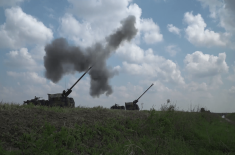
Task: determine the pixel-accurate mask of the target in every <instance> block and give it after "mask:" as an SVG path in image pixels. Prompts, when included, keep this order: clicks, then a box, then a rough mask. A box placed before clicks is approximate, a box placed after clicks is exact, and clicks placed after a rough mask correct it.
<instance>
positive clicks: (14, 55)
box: [4, 48, 40, 70]
mask: <svg viewBox="0 0 235 155" xmlns="http://www.w3.org/2000/svg"><path fill="white" fill-rule="evenodd" d="M6 56H7V59H6V60H5V61H4V63H5V65H6V66H8V67H12V68H24V69H27V70H35V69H40V66H38V64H37V63H36V61H35V60H34V59H33V58H32V56H31V54H30V53H29V52H28V49H27V48H21V49H20V50H19V51H10V52H9V53H7V54H6Z"/></svg>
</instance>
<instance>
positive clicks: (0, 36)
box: [0, 7, 53, 49]
mask: <svg viewBox="0 0 235 155" xmlns="http://www.w3.org/2000/svg"><path fill="white" fill-rule="evenodd" d="M5 16H6V22H5V23H4V24H3V25H0V40H1V42H0V48H1V47H2V48H12V49H17V48H21V47H22V46H26V45H32V44H45V43H47V42H49V41H50V40H51V39H52V38H53V33H52V31H51V29H49V28H47V27H46V26H45V25H44V24H43V23H42V22H40V21H38V20H37V19H36V18H34V17H33V16H31V15H28V14H26V13H24V12H23V11H22V9H21V8H20V7H12V8H9V9H6V10H5Z"/></svg>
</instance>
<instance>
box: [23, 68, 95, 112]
mask: <svg viewBox="0 0 235 155" xmlns="http://www.w3.org/2000/svg"><path fill="white" fill-rule="evenodd" d="M91 68H92V66H91V67H90V68H88V70H87V71H86V72H85V73H84V74H83V75H82V76H81V77H80V78H79V79H78V80H77V81H76V82H75V83H74V84H73V86H72V87H71V88H69V89H68V90H67V91H65V90H64V91H63V92H62V93H57V94H47V95H48V100H38V99H39V98H37V97H36V96H35V99H32V100H27V101H24V104H30V103H32V104H34V105H45V106H50V107H52V106H59V107H71V108H74V107H75V102H74V99H73V98H72V97H68V96H69V94H70V93H71V92H72V89H73V87H74V86H75V85H76V84H77V83H78V82H79V81H80V80H81V79H82V78H83V76H85V75H86V73H87V72H88V71H89V70H90V69H91Z"/></svg>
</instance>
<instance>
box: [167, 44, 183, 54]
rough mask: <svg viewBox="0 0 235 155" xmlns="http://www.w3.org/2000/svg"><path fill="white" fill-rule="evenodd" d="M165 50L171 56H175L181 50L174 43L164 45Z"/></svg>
mask: <svg viewBox="0 0 235 155" xmlns="http://www.w3.org/2000/svg"><path fill="white" fill-rule="evenodd" d="M165 50H166V52H167V53H169V54H170V56H171V57H173V56H175V55H176V54H177V53H178V52H179V51H181V50H180V48H179V47H177V46H176V45H169V46H167V47H165Z"/></svg>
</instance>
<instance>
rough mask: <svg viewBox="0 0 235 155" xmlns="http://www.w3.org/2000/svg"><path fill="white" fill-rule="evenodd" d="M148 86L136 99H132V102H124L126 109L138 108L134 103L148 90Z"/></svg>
mask: <svg viewBox="0 0 235 155" xmlns="http://www.w3.org/2000/svg"><path fill="white" fill-rule="evenodd" d="M152 86H153V84H152V85H151V86H150V87H152ZM150 87H149V88H150ZM149 88H148V89H147V90H146V91H145V92H144V93H143V94H142V95H141V96H140V97H139V98H138V99H136V100H134V101H133V102H125V107H126V110H140V108H139V106H138V104H136V103H137V102H138V101H139V99H140V98H141V97H142V96H143V95H144V94H145V93H146V92H147V91H148V90H149Z"/></svg>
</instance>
